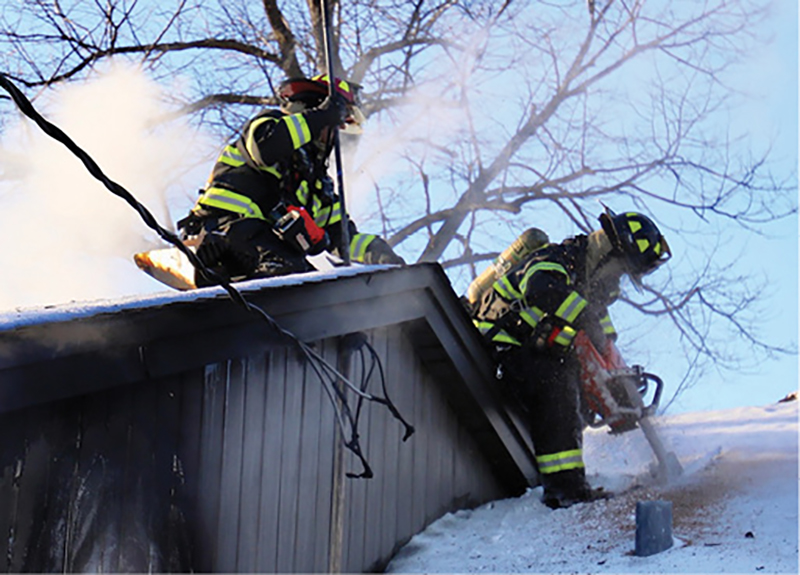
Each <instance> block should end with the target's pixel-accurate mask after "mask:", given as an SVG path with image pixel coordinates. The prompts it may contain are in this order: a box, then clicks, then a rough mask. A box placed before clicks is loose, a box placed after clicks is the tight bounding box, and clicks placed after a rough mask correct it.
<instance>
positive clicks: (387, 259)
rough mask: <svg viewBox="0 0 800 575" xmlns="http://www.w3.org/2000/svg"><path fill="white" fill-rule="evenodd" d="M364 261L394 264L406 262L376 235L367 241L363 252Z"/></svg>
mask: <svg viewBox="0 0 800 575" xmlns="http://www.w3.org/2000/svg"><path fill="white" fill-rule="evenodd" d="M364 263H365V264H368V265H369V264H373V265H381V264H396V265H401V266H402V265H405V264H406V261H405V260H404V259H403V258H402V257H400V256H399V255H397V254H396V253H395V252H394V250H393V249H392V247H391V246H390V245H389V244H388V243H386V241H385V240H384V239H383V238H380V237H376V238H375V239H374V240H372V241H371V242H370V243H369V246H367V250H366V251H365V252H364Z"/></svg>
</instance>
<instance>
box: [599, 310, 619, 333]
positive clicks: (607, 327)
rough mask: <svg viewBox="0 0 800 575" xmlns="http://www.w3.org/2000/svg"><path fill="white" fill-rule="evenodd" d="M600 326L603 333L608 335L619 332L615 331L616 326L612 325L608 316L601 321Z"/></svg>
mask: <svg viewBox="0 0 800 575" xmlns="http://www.w3.org/2000/svg"><path fill="white" fill-rule="evenodd" d="M600 326H601V327H602V328H603V333H604V334H606V335H613V334H615V333H617V330H616V329H614V324H612V323H611V316H610V315H608V314H606V316H605V317H603V318H602V319H601V320H600Z"/></svg>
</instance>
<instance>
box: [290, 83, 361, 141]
mask: <svg viewBox="0 0 800 575" xmlns="http://www.w3.org/2000/svg"><path fill="white" fill-rule="evenodd" d="M334 88H335V90H336V92H337V93H338V94H340V95H341V96H342V97H343V98H344V100H345V102H347V109H348V111H349V112H350V114H349V116H348V118H347V122H346V124H345V127H344V128H343V131H345V132H350V133H359V132H360V126H361V124H363V123H364V119H365V118H364V114H363V113H362V112H361V110H360V108H359V107H358V90H359V88H360V86H358V85H357V84H353V83H352V82H348V81H347V80H343V79H341V78H335V79H334ZM329 91H330V88H329V78H328V75H327V74H318V75H316V76H314V77H313V78H289V79H287V80H284V81H283V82H281V84H280V86H278V100H280V103H281V107H282V108H284V109H285V110H290V111H292V112H296V111H300V110H302V109H307V108H315V107H317V106H319V105H320V104H321V103H322V102H323V101H324V100H325V98H327V97H328V94H329ZM298 104H300V105H302V108H298Z"/></svg>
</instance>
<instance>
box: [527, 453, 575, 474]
mask: <svg viewBox="0 0 800 575" xmlns="http://www.w3.org/2000/svg"><path fill="white" fill-rule="evenodd" d="M536 463H538V464H539V472H540V473H544V474H547V473H557V472H558V471H567V470H569V469H580V468H582V467H585V466H584V464H583V450H581V449H571V450H569V451H559V452H558V453H551V454H548V455H537V456H536Z"/></svg>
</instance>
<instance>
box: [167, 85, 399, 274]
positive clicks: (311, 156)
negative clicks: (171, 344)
mask: <svg viewBox="0 0 800 575" xmlns="http://www.w3.org/2000/svg"><path fill="white" fill-rule="evenodd" d="M334 83H335V90H334V92H333V94H332V95H331V96H329V84H328V77H327V76H323V75H320V76H315V77H313V78H310V79H309V78H291V79H288V80H286V81H284V82H282V83H281V84H280V86H279V88H278V91H277V97H278V100H279V102H280V110H276V109H267V110H265V111H263V112H261V113H260V114H258V115H257V116H256V117H254V118H253V119H251V120H250V121H249V122H247V124H245V126H244V128H243V130H242V133H241V135H239V136H238V138H237V139H236V140H235V141H233V142H232V143H230V144H229V145H227V146H225V148H224V149H223V150H222V152H221V153H220V155H219V157H218V158H217V161H216V164H215V165H214V167H213V170H212V173H211V176H210V177H209V180H208V182H207V184H206V186H205V188H204V189H203V190H201V191H200V196H199V198H198V199H197V202H196V203H195V205H194V207H193V208H192V210H191V212H190V213H189V215H188V216H187V217H186V218H184V219H183V220H181V221H180V222H178V227H179V229H180V230H181V236H182V239H183V240H184V241H186V242H187V243H190V244H191V243H193V244H194V245H196V246H197V252H196V253H197V256H198V258H199V259H200V260H201V261H202V262H203V263H204V264H205V265H206V266H207V267H209V268H211V269H213V270H214V271H215V272H217V273H218V274H220V275H222V276H223V277H224V278H226V279H229V280H239V279H248V278H255V277H270V276H277V275H285V274H290V273H296V272H303V271H309V270H310V269H312V268H311V266H310V264H309V263H308V262H307V260H306V255H315V254H318V253H320V252H322V251H323V250H325V249H327V250H329V251H331V252H332V253H334V254H337V255H340V254H338V249H339V246H340V245H341V236H342V229H341V226H342V221H343V220H342V207H341V203H340V202H339V199H338V197H337V196H336V194H335V193H334V191H333V182H332V181H331V178H330V177H329V176H328V173H327V166H328V157H329V155H330V152H331V150H332V148H333V142H334V137H335V130H336V129H337V127H340V128H339V129H341V130H343V131H348V132H354V133H358V131H359V126H360V124H361V123H362V122H363V120H364V116H363V114H361V112H360V110H359V108H358V105H357V90H356V86H354V85H352V84H350V83H348V82H346V81H344V80H340V79H338V78H337V79H335V82H334ZM348 221H349V218H348ZM348 229H349V236H350V254H349V255H350V258H351V260H352V261H355V262H360V263H366V264H403V263H405V262H404V261H403V259H402V258H401V257H399V256H398V255H397V254H395V253H394V251H393V250H392V248H391V247H390V246H389V244H388V243H386V242H385V241H384V240H383V239H382V238H380V237H378V236H376V235H372V234H362V233H359V232H358V230H357V229H356V226H355V225H354V224H353V223H352V222H350V225H349V228H348ZM196 283H197V285H198V286H203V285H207V281H206V280H205V279H204V278H203V277H202V275H201V274H199V273H198V274H197V277H196Z"/></svg>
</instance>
